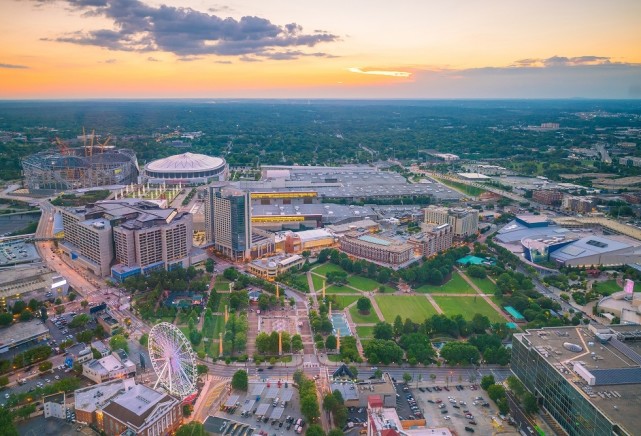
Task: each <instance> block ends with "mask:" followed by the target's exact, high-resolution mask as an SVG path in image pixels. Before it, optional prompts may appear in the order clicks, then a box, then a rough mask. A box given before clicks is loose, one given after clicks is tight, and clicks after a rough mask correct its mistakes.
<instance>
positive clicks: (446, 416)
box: [443, 415, 452, 421]
mask: <svg viewBox="0 0 641 436" xmlns="http://www.w3.org/2000/svg"><path fill="white" fill-rule="evenodd" d="M443 419H445V420H446V421H449V420H450V419H452V418H450V415H445V416H444V417H443Z"/></svg>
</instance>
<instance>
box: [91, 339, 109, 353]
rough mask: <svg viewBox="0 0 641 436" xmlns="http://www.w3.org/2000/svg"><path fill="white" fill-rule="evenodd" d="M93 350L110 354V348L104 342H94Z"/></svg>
mask: <svg viewBox="0 0 641 436" xmlns="http://www.w3.org/2000/svg"><path fill="white" fill-rule="evenodd" d="M91 348H95V349H96V350H98V351H99V352H100V353H104V352H109V347H108V346H107V344H105V343H104V342H102V341H93V342H92V343H91Z"/></svg>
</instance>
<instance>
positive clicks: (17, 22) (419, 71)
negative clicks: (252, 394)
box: [0, 0, 641, 99]
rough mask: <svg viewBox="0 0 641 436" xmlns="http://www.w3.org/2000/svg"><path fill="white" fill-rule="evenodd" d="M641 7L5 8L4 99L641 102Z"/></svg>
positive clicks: (76, 2) (139, 1) (40, 4)
mask: <svg viewBox="0 0 641 436" xmlns="http://www.w3.org/2000/svg"><path fill="white" fill-rule="evenodd" d="M640 23H641V1H639V0H611V1H603V0H600V1H594V0H563V1H559V0H554V1H547V0H538V1H515V0H505V1H502V0H451V1H446V0H442V1H441V0H439V1H437V0H397V1H383V0H323V1H310V0H296V1H294V0H234V1H233V2H224V1H207V0H191V1H190V0H0V99H22V98H29V99H34V98H35V99H39V98H63V99H67V98H68V99H77V98H235V97H242V98H270V97H277V98H572V97H584V98H641V24H640Z"/></svg>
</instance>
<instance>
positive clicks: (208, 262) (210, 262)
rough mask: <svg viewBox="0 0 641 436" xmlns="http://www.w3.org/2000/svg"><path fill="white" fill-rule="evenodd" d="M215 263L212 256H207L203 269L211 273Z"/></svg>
mask: <svg viewBox="0 0 641 436" xmlns="http://www.w3.org/2000/svg"><path fill="white" fill-rule="evenodd" d="M215 265H216V264H215V263H214V260H213V259H212V258H208V259H207V260H206V261H205V271H207V272H208V273H213V272H214V266H215Z"/></svg>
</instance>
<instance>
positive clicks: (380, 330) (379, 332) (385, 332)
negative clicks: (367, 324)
mask: <svg viewBox="0 0 641 436" xmlns="http://www.w3.org/2000/svg"><path fill="white" fill-rule="evenodd" d="M393 337H394V330H393V328H392V326H391V325H390V324H388V323H386V322H379V323H377V324H376V325H375V326H374V338H375V339H387V340H389V339H392V338H393Z"/></svg>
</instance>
